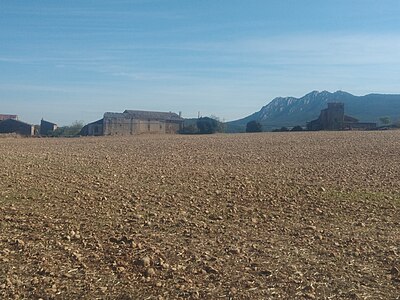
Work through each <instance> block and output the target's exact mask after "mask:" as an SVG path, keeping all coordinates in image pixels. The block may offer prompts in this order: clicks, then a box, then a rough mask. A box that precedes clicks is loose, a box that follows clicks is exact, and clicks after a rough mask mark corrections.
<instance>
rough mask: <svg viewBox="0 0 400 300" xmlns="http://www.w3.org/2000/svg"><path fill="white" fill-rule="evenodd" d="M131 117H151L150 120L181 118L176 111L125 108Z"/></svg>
mask: <svg viewBox="0 0 400 300" xmlns="http://www.w3.org/2000/svg"><path fill="white" fill-rule="evenodd" d="M124 113H125V114H128V115H129V116H130V117H131V118H135V119H151V120H176V121H181V120H183V119H182V118H181V117H179V116H178V115H177V114H176V113H173V112H159V111H143V110H125V111H124Z"/></svg>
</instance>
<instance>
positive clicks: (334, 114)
mask: <svg viewBox="0 0 400 300" xmlns="http://www.w3.org/2000/svg"><path fill="white" fill-rule="evenodd" d="M326 121H327V124H325V126H324V128H325V129H327V130H340V129H343V123H344V104H343V103H328V110H327V120H326Z"/></svg>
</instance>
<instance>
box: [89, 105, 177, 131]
mask: <svg viewBox="0 0 400 300" xmlns="http://www.w3.org/2000/svg"><path fill="white" fill-rule="evenodd" d="M183 121H184V119H183V118H181V116H180V115H178V114H176V113H172V112H153V111H140V110H125V111H124V112H123V113H112V112H106V113H105V114H104V116H103V118H102V119H100V120H98V121H96V122H93V123H90V124H87V125H86V126H85V127H83V128H82V130H81V135H90V136H100V135H136V134H149V133H156V134H174V133H178V132H179V131H180V130H181V129H182V126H183Z"/></svg>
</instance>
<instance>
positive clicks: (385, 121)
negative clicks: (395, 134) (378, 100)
mask: <svg viewBox="0 0 400 300" xmlns="http://www.w3.org/2000/svg"><path fill="white" fill-rule="evenodd" d="M379 121H381V123H382V124H383V125H389V124H390V123H392V121H391V120H390V117H380V118H379Z"/></svg>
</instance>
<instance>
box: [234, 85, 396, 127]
mask: <svg viewBox="0 0 400 300" xmlns="http://www.w3.org/2000/svg"><path fill="white" fill-rule="evenodd" d="M328 102H343V103H344V104H345V105H344V109H345V114H346V115H349V116H352V117H355V118H357V119H359V120H360V121H361V122H377V123H378V122H379V118H380V117H383V116H389V117H391V119H392V120H398V119H400V95H385V94H369V95H366V96H354V95H352V94H349V93H347V92H343V91H337V92H335V93H330V92H327V91H323V92H318V91H313V92H311V93H309V94H307V95H305V96H303V97H301V98H294V97H286V98H282V97H278V98H275V99H274V100H272V101H271V102H270V103H268V104H267V105H266V106H264V107H263V108H261V110H260V111H258V112H256V113H254V114H252V115H250V116H248V117H245V118H243V119H240V120H236V121H232V122H228V123H227V126H228V131H229V132H243V131H245V128H246V124H247V122H249V121H252V120H256V121H258V122H260V123H261V124H262V125H263V128H264V130H271V129H274V128H280V127H282V126H286V127H292V126H296V125H302V126H305V125H306V123H307V122H309V121H311V120H314V119H316V118H318V116H319V114H320V112H321V110H322V109H324V108H326V107H327V103H328Z"/></svg>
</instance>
